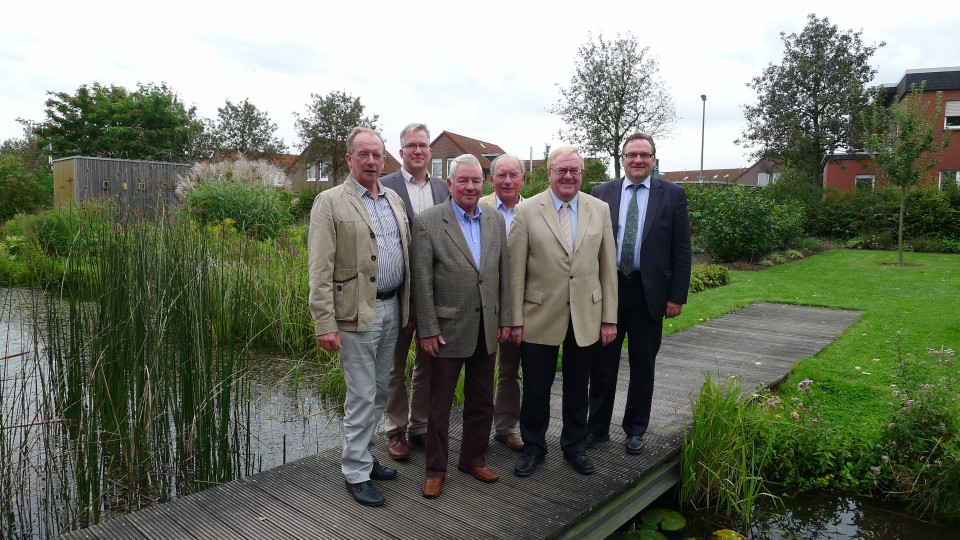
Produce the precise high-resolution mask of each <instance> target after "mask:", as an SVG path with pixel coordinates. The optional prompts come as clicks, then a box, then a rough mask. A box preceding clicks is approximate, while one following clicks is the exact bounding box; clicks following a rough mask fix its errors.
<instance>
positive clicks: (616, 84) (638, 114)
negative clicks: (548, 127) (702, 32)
mask: <svg viewBox="0 0 960 540" xmlns="http://www.w3.org/2000/svg"><path fill="white" fill-rule="evenodd" d="M560 96H561V97H560V99H559V100H558V101H557V103H556V104H555V105H554V106H553V107H552V108H551V109H550V112H552V113H555V114H559V115H560V117H561V118H562V119H563V121H564V122H565V123H566V124H567V129H566V130H565V131H561V132H560V136H561V137H562V138H564V139H565V140H568V141H570V142H571V143H572V144H575V145H578V146H580V147H581V149H582V150H583V151H584V152H585V154H587V155H601V154H606V155H609V156H610V158H611V159H612V160H613V164H614V171H615V173H616V176H617V177H619V176H620V160H619V159H617V157H618V156H619V155H620V148H621V147H622V145H623V140H624V139H625V138H626V137H627V136H628V135H630V134H631V133H634V132H636V131H643V132H646V133H649V134H650V135H653V136H654V137H657V136H662V135H666V134H668V133H669V132H670V129H671V128H672V127H673V124H674V123H676V121H677V112H676V109H675V107H674V104H673V98H672V97H671V96H670V92H669V91H668V90H667V86H666V83H665V82H664V81H663V80H662V79H661V78H660V68H659V66H658V65H657V61H656V59H655V58H654V57H653V55H652V54H651V53H650V48H649V47H644V48H642V49H641V48H639V45H638V43H637V38H636V37H635V36H634V35H633V34H631V33H629V32H628V33H627V34H626V36H623V37H621V36H620V35H619V34H618V35H617V38H616V39H614V40H612V41H606V40H604V39H603V35H602V34H600V35H598V36H597V40H596V41H594V40H593V37H592V36H589V37H588V40H587V42H586V43H585V44H583V45H582V46H581V47H580V50H579V51H578V52H577V60H576V62H575V64H574V72H573V76H572V77H571V78H570V84H569V86H567V87H565V88H560Z"/></svg>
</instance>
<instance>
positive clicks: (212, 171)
mask: <svg viewBox="0 0 960 540" xmlns="http://www.w3.org/2000/svg"><path fill="white" fill-rule="evenodd" d="M213 183H229V184H245V185H248V186H260V187H274V186H279V187H282V188H283V189H286V190H289V189H290V179H289V178H287V175H286V173H284V172H283V171H280V170H277V168H276V167H275V166H274V165H273V164H271V163H269V162H267V161H265V160H262V159H260V160H256V161H250V160H248V159H245V158H244V157H243V156H240V158H238V159H237V160H236V161H230V160H225V161H218V162H216V163H195V164H194V165H193V167H191V168H190V172H189V173H187V175H186V176H182V177H180V178H179V179H178V180H177V188H176V193H177V197H178V198H179V199H180V200H183V199H185V198H186V197H187V196H188V195H189V194H190V192H191V191H193V189H195V188H196V187H197V186H200V185H202V184H213Z"/></svg>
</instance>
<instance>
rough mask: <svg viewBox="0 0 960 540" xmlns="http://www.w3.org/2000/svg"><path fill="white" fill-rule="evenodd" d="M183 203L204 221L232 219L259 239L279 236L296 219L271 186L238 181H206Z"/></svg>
mask: <svg viewBox="0 0 960 540" xmlns="http://www.w3.org/2000/svg"><path fill="white" fill-rule="evenodd" d="M184 204H185V205H186V206H187V207H188V208H189V209H190V210H191V211H192V212H193V215H194V216H195V217H196V218H197V219H198V220H199V221H200V222H201V223H204V224H215V223H220V222H222V221H224V220H226V219H232V220H233V221H234V222H235V224H236V226H237V229H238V230H239V231H240V232H242V233H244V234H247V235H249V236H250V237H252V238H255V239H257V240H263V239H267V238H276V237H277V236H278V235H279V234H280V231H281V230H282V229H283V228H284V227H285V226H288V225H290V224H291V223H292V221H293V218H292V216H291V214H290V210H289V208H288V205H287V203H286V200H285V198H284V196H283V194H282V193H280V192H278V191H276V190H275V189H273V188H272V187H267V186H260V185H252V184H243V183H239V182H204V183H201V184H199V185H197V186H196V187H194V188H193V189H192V190H190V192H189V194H188V195H187V197H186V200H185V201H184Z"/></svg>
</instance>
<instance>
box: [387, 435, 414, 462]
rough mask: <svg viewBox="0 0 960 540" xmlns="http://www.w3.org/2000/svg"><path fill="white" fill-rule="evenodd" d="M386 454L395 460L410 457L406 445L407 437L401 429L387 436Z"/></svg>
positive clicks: (404, 459) (403, 459)
mask: <svg viewBox="0 0 960 540" xmlns="http://www.w3.org/2000/svg"><path fill="white" fill-rule="evenodd" d="M387 454H389V455H390V457H392V458H393V459H394V460H395V461H406V460H407V459H408V458H409V457H410V449H409V448H408V447H407V437H406V434H405V433H404V432H402V431H398V432H396V433H395V434H393V435H391V436H390V437H387Z"/></svg>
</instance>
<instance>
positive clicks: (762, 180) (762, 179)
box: [757, 172, 770, 187]
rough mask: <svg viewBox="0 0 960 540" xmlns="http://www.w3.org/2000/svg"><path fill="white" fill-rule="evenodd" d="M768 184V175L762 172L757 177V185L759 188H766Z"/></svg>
mask: <svg viewBox="0 0 960 540" xmlns="http://www.w3.org/2000/svg"><path fill="white" fill-rule="evenodd" d="M769 183H770V175H769V174H767V173H765V172H762V173H760V174H758V175H757V185H758V186H760V187H763V186H766V185H767V184H769Z"/></svg>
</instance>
